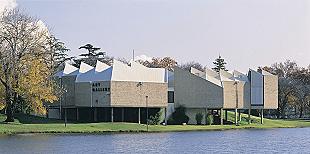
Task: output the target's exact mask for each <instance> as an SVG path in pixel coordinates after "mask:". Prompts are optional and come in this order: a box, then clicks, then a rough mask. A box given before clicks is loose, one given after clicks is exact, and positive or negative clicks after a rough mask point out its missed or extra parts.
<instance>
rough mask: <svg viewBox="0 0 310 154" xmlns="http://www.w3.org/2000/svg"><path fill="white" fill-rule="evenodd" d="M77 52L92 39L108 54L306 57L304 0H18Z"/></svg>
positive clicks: (262, 59) (247, 60)
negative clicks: (133, 52)
mask: <svg viewBox="0 0 310 154" xmlns="http://www.w3.org/2000/svg"><path fill="white" fill-rule="evenodd" d="M17 3H18V6H19V7H21V8H24V9H25V10H26V11H27V12H28V13H29V14H31V15H34V16H37V17H38V18H40V19H41V20H43V21H44V22H45V23H46V25H48V26H49V27H50V28H51V30H52V32H53V33H54V34H55V35H56V36H57V37H58V38H60V39H61V40H62V41H64V42H65V43H66V44H67V46H68V47H69V48H70V49H71V50H72V51H71V52H70V54H71V55H73V54H74V55H78V54H79V53H80V52H82V51H80V50H78V49H77V48H78V47H79V46H81V45H84V44H86V43H92V44H94V45H95V46H98V47H101V48H102V49H103V50H105V51H107V53H108V55H111V56H115V57H125V58H131V56H132V49H135V50H136V55H140V54H145V55H148V56H156V57H162V56H171V57H173V58H175V59H176V60H178V61H179V62H185V61H191V60H195V61H198V62H200V63H202V64H203V65H207V66H209V67H212V66H213V65H212V61H213V60H214V59H215V58H216V57H217V56H218V54H219V53H221V55H222V56H223V57H224V58H225V59H226V61H227V62H228V65H227V66H228V69H239V70H241V71H243V72H245V71H247V70H248V68H256V67H257V66H261V65H270V64H272V63H275V62H280V61H284V60H285V59H292V60H296V61H297V62H298V64H300V65H302V66H307V65H308V64H310V12H309V10H310V1H308V0H17Z"/></svg>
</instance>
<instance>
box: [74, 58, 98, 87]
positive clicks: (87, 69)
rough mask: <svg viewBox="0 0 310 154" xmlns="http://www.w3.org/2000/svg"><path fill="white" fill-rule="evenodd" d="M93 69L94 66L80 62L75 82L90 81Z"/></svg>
mask: <svg viewBox="0 0 310 154" xmlns="http://www.w3.org/2000/svg"><path fill="white" fill-rule="evenodd" d="M94 71H95V68H94V67H92V66H90V65H88V64H86V63H84V62H81V65H80V70H79V74H78V75H77V77H76V79H75V82H90V81H92V75H93V72H94Z"/></svg>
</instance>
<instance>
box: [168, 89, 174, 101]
mask: <svg viewBox="0 0 310 154" xmlns="http://www.w3.org/2000/svg"><path fill="white" fill-rule="evenodd" d="M168 103H174V91H168Z"/></svg>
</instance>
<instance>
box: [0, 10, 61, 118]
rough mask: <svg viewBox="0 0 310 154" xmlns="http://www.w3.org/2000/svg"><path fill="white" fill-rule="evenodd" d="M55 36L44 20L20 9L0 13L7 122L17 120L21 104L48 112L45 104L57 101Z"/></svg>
mask: <svg viewBox="0 0 310 154" xmlns="http://www.w3.org/2000/svg"><path fill="white" fill-rule="evenodd" d="M52 37H53V36H51V35H50V34H49V32H48V30H47V28H44V27H42V22H41V23H40V21H39V20H36V19H34V18H32V17H30V16H28V15H26V14H24V13H22V12H20V11H19V10H11V11H8V12H5V13H4V14H3V15H1V17H0V83H1V87H2V88H3V90H2V91H1V92H2V93H1V92H0V103H1V102H4V105H5V113H6V116H7V119H6V120H5V121H6V122H12V121H14V112H15V111H16V110H17V109H18V108H19V107H20V106H23V107H22V108H23V109H25V110H27V111H31V112H33V113H39V114H45V112H46V110H45V107H44V105H43V103H44V102H50V103H52V102H54V101H56V100H57V89H56V88H55V87H56V85H55V83H54V82H53V80H52V79H51V77H52V74H53V73H54V72H53V71H54V69H51V68H53V66H54V65H55V62H54V60H55V59H57V57H55V56H57V54H55V53H57V50H58V49H57V48H51V46H53V44H51V43H57V41H56V42H55V41H52V42H51V41H50V40H51V38H52ZM52 40H53V39H52ZM54 40H55V39H54ZM58 55H59V54H58Z"/></svg>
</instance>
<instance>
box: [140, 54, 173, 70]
mask: <svg viewBox="0 0 310 154" xmlns="http://www.w3.org/2000/svg"><path fill="white" fill-rule="evenodd" d="M138 62H139V63H140V64H142V65H144V66H146V67H150V68H166V69H168V70H170V71H173V68H174V67H175V66H176V65H177V62H176V61H175V60H174V59H172V58H170V57H164V58H155V57H154V58H152V61H151V62H149V61H141V60H139V61H138Z"/></svg>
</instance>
